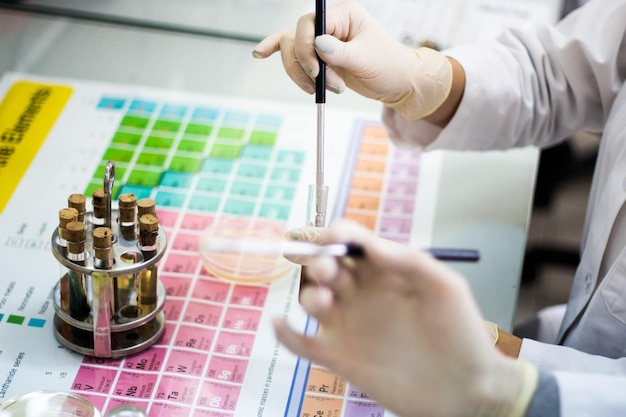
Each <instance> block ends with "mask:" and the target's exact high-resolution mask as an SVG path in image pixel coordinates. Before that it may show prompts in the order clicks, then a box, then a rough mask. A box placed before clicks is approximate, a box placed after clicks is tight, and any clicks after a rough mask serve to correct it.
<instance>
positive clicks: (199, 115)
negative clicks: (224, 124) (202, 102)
mask: <svg viewBox="0 0 626 417" xmlns="http://www.w3.org/2000/svg"><path fill="white" fill-rule="evenodd" d="M219 113H220V112H219V110H217V109H207V108H201V107H199V108H197V109H195V110H194V111H193V113H192V114H191V120H192V121H193V122H214V121H215V120H216V119H217V115H218V114H219Z"/></svg>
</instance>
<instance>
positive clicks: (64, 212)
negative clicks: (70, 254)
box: [57, 207, 78, 255]
mask: <svg viewBox="0 0 626 417" xmlns="http://www.w3.org/2000/svg"><path fill="white" fill-rule="evenodd" d="M77 220H78V210H76V209H75V208H72V207H65V208H62V209H61V210H59V229H58V234H57V243H58V244H59V246H60V247H61V248H62V249H64V250H66V251H67V239H66V238H65V235H66V231H65V227H66V226H67V224H68V223H69V222H74V221H77ZM66 254H67V252H65V253H64V255H66Z"/></svg>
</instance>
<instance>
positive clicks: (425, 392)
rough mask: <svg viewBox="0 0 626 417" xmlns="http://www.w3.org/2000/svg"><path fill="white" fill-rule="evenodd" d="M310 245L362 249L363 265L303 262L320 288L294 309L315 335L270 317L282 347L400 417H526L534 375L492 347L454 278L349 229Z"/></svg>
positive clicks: (422, 257) (334, 229)
mask: <svg viewBox="0 0 626 417" xmlns="http://www.w3.org/2000/svg"><path fill="white" fill-rule="evenodd" d="M314 239H315V240H316V241H318V242H324V243H334V242H338V243H355V244H358V245H361V247H363V248H364V251H365V257H364V258H359V259H346V258H328V257H320V258H315V259H312V260H311V262H310V263H309V265H308V267H307V269H306V272H307V273H308V274H309V275H310V277H311V278H312V279H314V280H315V281H316V282H317V283H318V286H310V287H309V286H307V287H305V288H303V290H302V294H301V303H302V305H303V307H304V309H305V310H306V312H307V313H309V314H310V315H312V316H313V317H314V318H316V319H317V320H318V322H319V324H320V330H319V332H318V333H317V335H315V336H307V335H302V334H301V332H298V331H295V330H293V329H292V328H290V327H289V325H288V324H287V322H286V321H285V318H283V317H278V318H277V319H276V320H275V322H274V325H275V331H276V335H277V337H278V339H279V341H280V342H281V343H283V344H284V345H285V346H286V347H287V348H289V349H290V350H291V351H293V352H294V353H295V354H297V355H300V356H303V357H305V358H308V359H310V360H312V361H313V362H315V363H317V364H319V365H321V366H324V367H327V368H328V369H330V370H331V371H333V372H335V373H337V374H338V375H339V376H341V377H343V378H345V379H347V380H348V381H350V382H351V383H353V384H355V385H356V386H357V387H359V388H360V389H361V390H363V392H365V393H366V394H367V395H368V396H370V397H371V398H372V399H374V400H375V401H377V402H378V403H380V404H381V405H382V406H384V407H386V408H388V409H389V410H390V411H392V412H394V413H395V414H397V415H399V416H416V415H429V416H447V417H460V416H498V417H500V416H502V417H504V416H507V417H509V416H516V417H519V416H522V415H523V414H524V412H525V410H526V408H527V406H528V404H529V401H530V399H531V398H532V395H533V393H534V390H535V388H536V384H537V370H536V368H535V367H533V366H532V365H530V364H527V363H525V362H522V361H517V360H513V359H510V358H507V357H505V356H504V355H502V354H500V353H499V352H498V350H497V349H495V348H494V347H493V346H492V340H490V338H489V337H485V336H486V332H485V327H484V326H485V323H484V321H483V320H482V319H481V316H480V313H479V310H478V307H477V306H476V304H475V302H474V300H473V298H472V295H471V291H470V289H469V287H468V285H467V283H466V281H465V280H464V279H463V277H461V276H460V275H458V273H457V272H456V271H454V270H452V269H449V268H448V267H447V266H446V265H445V264H443V263H441V262H439V261H437V260H435V259H434V258H433V257H432V256H430V255H427V254H425V253H423V252H420V251H417V250H413V249H410V248H408V247H406V246H403V245H400V244H396V243H393V242H390V241H386V240H384V239H380V238H377V237H375V236H373V235H372V234H371V233H369V232H368V231H366V230H365V229H364V228H362V227H360V226H358V225H356V224H354V223H350V222H339V223H335V224H334V225H332V226H331V227H329V228H326V229H322V230H321V231H320V233H319V234H318V235H317V236H315V237H314Z"/></svg>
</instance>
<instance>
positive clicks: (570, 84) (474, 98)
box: [383, 0, 626, 150]
mask: <svg viewBox="0 0 626 417" xmlns="http://www.w3.org/2000/svg"><path fill="white" fill-rule="evenodd" d="M625 45H626V0H591V1H589V2H588V3H587V4H585V5H584V6H583V7H581V8H580V9H578V10H576V11H574V12H572V13H571V14H569V15H568V16H567V17H566V18H565V19H564V20H562V21H561V22H559V23H558V24H557V25H556V26H552V25H546V24H541V23H537V22H531V23H528V24H527V25H524V26H519V27H515V28H511V29H509V30H507V31H506V32H504V33H503V34H502V35H501V36H500V37H499V38H498V39H496V40H493V41H486V42H481V43H475V44H471V45H464V46H458V47H455V48H453V49H450V50H448V51H445V53H446V54H448V55H449V56H451V57H453V58H454V59H456V60H457V61H458V62H459V63H460V64H461V65H462V66H463V68H464V69H465V74H466V86H465V90H464V95H463V98H462V100H461V103H460V105H459V107H458V109H457V111H456V113H455V115H454V117H453V118H452V120H451V121H450V122H449V123H448V125H447V126H446V128H445V129H443V130H440V129H437V128H434V127H433V126H431V125H429V124H428V123H426V122H424V121H423V120H417V121H410V120H406V119H403V118H402V117H401V116H400V115H398V114H397V113H395V112H394V111H393V110H391V109H389V108H385V109H384V113H383V121H384V123H385V124H386V125H387V127H388V130H389V135H390V137H391V138H392V139H393V140H395V141H396V142H401V143H407V142H408V143H411V144H414V145H419V146H422V147H423V146H426V149H434V148H445V149H476V150H486V149H506V148H510V147H516V146H527V145H536V146H540V147H545V146H549V145H551V144H554V143H557V142H558V141H560V140H562V139H564V138H566V137H568V136H569V135H571V134H573V133H575V132H577V131H580V130H587V131H592V132H600V131H601V130H602V126H603V124H604V122H605V120H606V118H607V115H608V113H609V111H610V108H611V106H612V104H613V101H614V99H615V97H616V95H617V92H618V91H619V89H620V87H621V85H622V84H623V83H624V78H625V77H626V47H625ZM433 141H434V142H433ZM431 142H432V143H431Z"/></svg>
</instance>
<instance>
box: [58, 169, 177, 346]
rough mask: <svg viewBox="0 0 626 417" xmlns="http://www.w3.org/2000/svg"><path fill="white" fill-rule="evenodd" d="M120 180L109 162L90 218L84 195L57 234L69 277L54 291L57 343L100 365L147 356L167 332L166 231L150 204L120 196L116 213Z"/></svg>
mask: <svg viewBox="0 0 626 417" xmlns="http://www.w3.org/2000/svg"><path fill="white" fill-rule="evenodd" d="M114 175H115V168H114V165H113V163H112V162H109V163H108V164H107V166H106V172H105V179H104V188H102V189H97V190H95V191H94V192H93V196H92V205H93V211H92V212H87V211H86V210H85V206H86V197H85V196H84V195H82V194H72V195H70V196H69V198H68V207H65V208H62V209H61V210H59V227H58V228H56V230H55V231H54V232H53V234H52V253H53V255H54V257H55V258H56V260H57V261H58V262H59V263H60V264H61V265H62V270H63V272H62V276H61V278H60V279H59V280H58V282H57V283H56V285H55V286H54V288H53V290H52V300H53V305H54V309H55V316H54V330H55V336H56V338H57V339H58V340H59V342H60V343H61V344H63V345H64V346H65V347H67V348H68V349H71V350H73V351H75V352H78V353H80V354H83V355H87V356H95V357H101V358H119V357H124V356H127V355H130V354H134V353H137V352H140V351H143V350H145V349H147V348H149V347H150V346H152V345H153V344H154V343H156V342H157V341H158V339H159V338H160V337H161V335H162V334H163V332H164V331H165V315H164V313H163V311H162V310H163V305H164V302H165V288H164V286H163V284H162V283H161V281H160V280H159V279H158V275H157V263H158V261H159V260H160V259H161V258H162V257H163V255H164V253H165V249H166V246H167V243H166V236H165V232H164V230H163V229H162V227H161V226H160V225H159V224H158V218H157V217H156V213H155V202H154V200H152V199H149V198H145V199H140V200H137V199H136V197H135V196H134V195H133V194H122V195H121V196H120V197H119V208H117V209H112V207H111V206H112V204H111V190H112V188H113V187H112V184H113V180H114Z"/></svg>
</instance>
